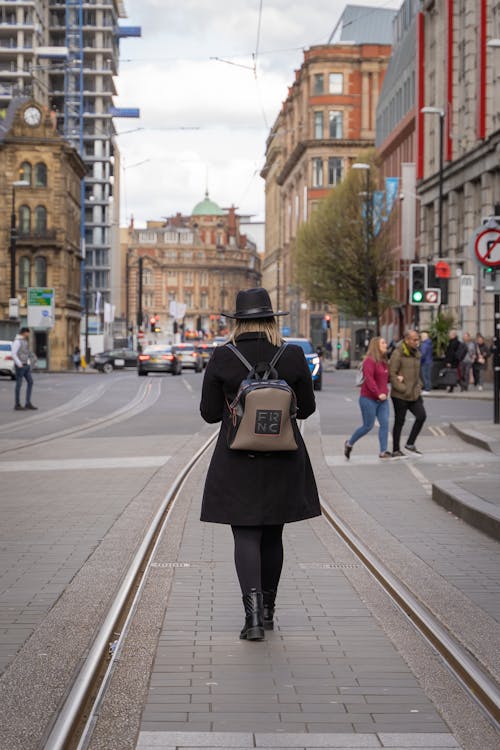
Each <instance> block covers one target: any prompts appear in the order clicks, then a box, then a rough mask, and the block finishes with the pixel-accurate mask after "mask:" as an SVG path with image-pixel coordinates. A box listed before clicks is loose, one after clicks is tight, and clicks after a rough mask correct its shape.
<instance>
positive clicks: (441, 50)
mask: <svg viewBox="0 0 500 750" xmlns="http://www.w3.org/2000/svg"><path fill="white" fill-rule="evenodd" d="M417 77H418V80H419V84H418V87H417V117H416V139H417V159H416V171H417V180H418V194H419V198H420V202H421V219H420V257H421V258H427V259H433V260H436V259H438V258H440V257H441V258H442V259H444V260H445V261H446V262H447V263H448V264H449V265H450V268H451V278H450V279H449V293H448V303H447V305H446V307H445V309H446V310H447V311H449V312H451V313H452V314H453V316H454V318H455V321H456V324H457V325H458V327H459V328H461V329H463V330H468V331H469V332H471V333H475V332H476V331H481V332H482V333H484V334H485V335H486V336H491V335H492V332H493V299H492V295H491V294H490V293H488V292H487V291H485V289H484V287H485V279H484V277H483V269H482V267H481V266H480V265H479V264H478V263H477V262H476V260H475V258H474V255H473V252H472V249H471V238H472V237H473V234H474V231H475V229H477V228H478V227H480V226H481V223H482V221H483V219H485V218H487V217H489V216H493V215H498V214H499V213H500V1H499V0H477V1H476V2H470V1H468V0H459V1H458V2H457V1H455V2H453V1H452V0H433V1H432V2H431V1H430V0H424V1H423V2H421V4H420V8H419V12H418V16H417ZM428 107H429V108H430V111H428V112H422V109H423V108H428ZM441 126H442V131H441ZM441 133H442V137H441ZM440 157H441V159H442V162H441V161H440ZM441 165H442V168H441ZM440 195H441V197H440ZM440 217H441V221H440ZM464 276H465V277H473V281H472V283H473V287H474V296H473V304H472V305H469V304H467V305H464V304H462V302H463V300H462V298H461V294H460V288H461V286H462V284H463V283H464V279H463V278H462V277H464ZM423 312H425V311H424V310H423Z"/></svg>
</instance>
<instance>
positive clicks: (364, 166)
mask: <svg viewBox="0 0 500 750" xmlns="http://www.w3.org/2000/svg"><path fill="white" fill-rule="evenodd" d="M352 168H353V169H364V170H365V172H366V211H365V263H364V265H365V351H366V350H367V349H368V344H369V343H370V329H369V322H368V319H369V302H370V295H369V283H370V272H369V262H370V216H369V211H370V165H369V164H365V163H364V162H356V163H355V164H353V165H352Z"/></svg>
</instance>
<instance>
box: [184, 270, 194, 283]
mask: <svg viewBox="0 0 500 750" xmlns="http://www.w3.org/2000/svg"><path fill="white" fill-rule="evenodd" d="M184 283H185V284H192V283H193V272H192V271H184Z"/></svg>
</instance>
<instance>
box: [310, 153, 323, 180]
mask: <svg viewBox="0 0 500 750" xmlns="http://www.w3.org/2000/svg"><path fill="white" fill-rule="evenodd" d="M312 184H313V187H323V159H321V158H320V157H315V158H314V159H313V160H312Z"/></svg>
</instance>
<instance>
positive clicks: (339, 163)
mask: <svg viewBox="0 0 500 750" xmlns="http://www.w3.org/2000/svg"><path fill="white" fill-rule="evenodd" d="M343 173H344V160H343V159H341V158H340V157H338V156H331V157H330V158H329V159H328V184H329V185H339V184H340V183H341V182H342V177H343V176H344V174H343Z"/></svg>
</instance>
